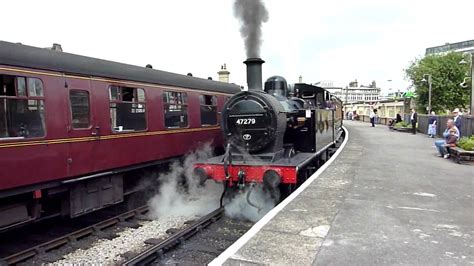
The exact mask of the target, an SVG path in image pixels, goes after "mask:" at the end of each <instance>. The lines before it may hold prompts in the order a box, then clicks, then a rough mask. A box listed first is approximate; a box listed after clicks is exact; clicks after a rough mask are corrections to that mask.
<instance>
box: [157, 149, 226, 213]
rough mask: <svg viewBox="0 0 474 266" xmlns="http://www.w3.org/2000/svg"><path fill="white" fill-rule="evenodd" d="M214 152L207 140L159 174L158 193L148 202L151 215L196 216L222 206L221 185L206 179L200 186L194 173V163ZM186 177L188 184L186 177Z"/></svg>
mask: <svg viewBox="0 0 474 266" xmlns="http://www.w3.org/2000/svg"><path fill="white" fill-rule="evenodd" d="M211 156H212V148H211V147H210V145H209V144H205V145H204V146H203V147H201V148H200V149H198V150H197V151H195V152H193V153H190V154H188V155H187V156H186V158H185V160H184V161H183V162H175V163H174V164H173V165H171V169H170V171H169V172H167V173H163V174H161V175H160V176H159V180H160V181H161V184H160V189H159V192H158V194H156V195H155V196H154V197H153V198H151V199H150V200H149V202H148V205H149V206H150V213H149V215H150V217H151V218H153V219H160V218H169V217H195V216H202V215H205V214H208V213H209V212H211V211H213V210H215V209H217V208H218V207H219V198H220V195H221V194H222V185H220V184H216V183H214V182H212V181H207V182H206V183H205V184H204V186H200V185H199V182H198V180H197V179H196V177H195V176H194V175H193V167H192V165H193V164H194V162H196V161H203V160H205V159H207V158H209V157H211ZM183 177H184V178H185V179H186V184H187V185H186V187H184V186H183V183H182V181H183V179H182V178H183Z"/></svg>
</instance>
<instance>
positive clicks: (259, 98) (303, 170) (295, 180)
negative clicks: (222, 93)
mask: <svg viewBox="0 0 474 266" xmlns="http://www.w3.org/2000/svg"><path fill="white" fill-rule="evenodd" d="M244 63H245V64H246V65H247V83H248V90H247V91H242V92H239V93H237V94H235V95H234V96H232V97H231V98H230V99H229V100H227V102H226V103H225V105H224V107H223V111H222V122H221V123H222V124H221V127H222V132H223V134H224V137H225V140H226V152H225V154H224V155H222V156H217V157H213V158H211V159H210V160H208V161H206V162H198V163H196V164H195V166H194V167H195V168H194V171H195V174H196V176H197V177H198V178H200V181H201V182H204V181H206V180H207V179H213V180H215V181H218V182H224V183H225V185H226V186H227V187H236V188H243V187H245V186H246V185H248V184H253V183H263V184H264V187H265V188H267V189H270V190H277V189H278V188H280V189H285V191H291V190H292V189H293V188H295V187H296V186H297V185H299V184H300V183H302V182H303V181H304V180H306V178H307V177H309V176H310V175H311V174H312V172H314V171H315V169H316V168H317V167H318V166H319V165H320V164H321V163H322V162H323V161H325V160H326V159H327V158H328V156H329V152H330V150H331V148H332V147H334V146H335V145H336V143H337V142H338V140H339V138H340V136H341V134H342V112H343V111H342V103H341V101H340V100H338V99H337V98H335V97H333V96H331V94H330V93H329V92H328V91H326V90H325V89H323V88H321V87H318V86H314V85H310V84H304V83H297V84H293V85H288V84H287V82H286V80H285V79H284V78H283V77H281V76H273V77H270V78H269V79H267V81H266V82H265V84H264V86H262V64H263V63H264V61H263V60H262V59H260V58H249V59H247V60H246V61H245V62H244Z"/></svg>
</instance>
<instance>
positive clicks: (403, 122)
mask: <svg viewBox="0 0 474 266" xmlns="http://www.w3.org/2000/svg"><path fill="white" fill-rule="evenodd" d="M410 126H411V125H410V124H408V123H407V122H405V121H402V122H398V123H396V124H395V128H403V127H410Z"/></svg>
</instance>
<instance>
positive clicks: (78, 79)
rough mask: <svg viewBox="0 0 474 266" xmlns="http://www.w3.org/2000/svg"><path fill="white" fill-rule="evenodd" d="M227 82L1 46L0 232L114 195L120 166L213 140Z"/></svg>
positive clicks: (124, 190) (121, 179)
mask: <svg viewBox="0 0 474 266" xmlns="http://www.w3.org/2000/svg"><path fill="white" fill-rule="evenodd" d="M239 91H240V88H239V87H238V86H236V85H232V84H227V83H222V82H216V81H211V80H205V79H199V78H193V77H189V76H183V75H178V74H173V73H168V72H163V71H158V70H153V69H150V68H143V67H137V66H131V65H125V64H120V63H115V62H110V61H105V60H99V59H94V58H89V57H83V56H78V55H73V54H68V53H63V52H58V51H52V50H48V49H40V48H35V47H30V46H25V45H21V44H12V43H7V42H0V169H1V171H0V231H2V230H6V229H8V228H12V227H15V226H17V225H20V224H25V223H28V222H31V221H35V220H39V219H42V218H45V217H48V216H49V217H50V216H57V215H63V216H70V217H75V216H79V215H82V214H85V213H88V212H91V211H93V210H97V209H100V208H103V207H105V206H108V205H111V204H115V203H117V202H121V201H123V198H124V196H125V195H127V194H130V193H132V192H133V188H134V186H135V185H136V180H135V179H136V178H135V177H134V178H133V180H131V179H127V178H126V177H127V172H129V171H131V170H135V169H138V168H142V167H145V166H151V165H157V164H160V163H163V162H165V161H167V160H169V159H171V158H176V157H179V156H182V155H183V154H185V153H186V152H188V151H189V150H190V149H192V148H193V147H196V145H198V144H199V143H204V142H212V143H213V145H215V146H220V145H222V136H221V135H222V134H221V132H220V125H219V122H218V121H220V119H218V113H219V111H220V110H221V109H222V106H223V105H224V102H225V101H226V99H227V98H228V97H229V96H231V95H232V94H234V93H236V92H239Z"/></svg>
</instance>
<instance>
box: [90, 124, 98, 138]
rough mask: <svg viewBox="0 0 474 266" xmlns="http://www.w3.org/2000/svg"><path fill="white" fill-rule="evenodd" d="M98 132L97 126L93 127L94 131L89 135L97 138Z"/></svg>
mask: <svg viewBox="0 0 474 266" xmlns="http://www.w3.org/2000/svg"><path fill="white" fill-rule="evenodd" d="M99 131H100V127H99V126H96V127H94V129H93V130H92V133H91V135H92V136H98V135H99Z"/></svg>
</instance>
